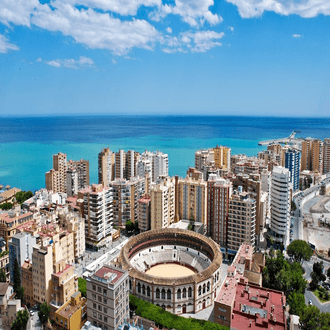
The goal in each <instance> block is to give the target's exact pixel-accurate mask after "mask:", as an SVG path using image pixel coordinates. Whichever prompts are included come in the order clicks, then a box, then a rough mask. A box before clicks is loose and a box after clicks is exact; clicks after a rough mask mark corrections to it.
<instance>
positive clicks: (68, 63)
mask: <svg viewBox="0 0 330 330" xmlns="http://www.w3.org/2000/svg"><path fill="white" fill-rule="evenodd" d="M45 63H46V64H48V65H51V66H54V67H56V68H60V67H62V66H63V67H65V68H70V69H79V68H84V67H85V68H86V67H91V66H93V64H94V61H93V60H92V59H90V58H88V57H85V56H80V57H79V60H74V59H73V58H69V59H64V60H59V59H57V60H52V61H45Z"/></svg>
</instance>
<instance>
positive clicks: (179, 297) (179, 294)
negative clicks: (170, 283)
mask: <svg viewBox="0 0 330 330" xmlns="http://www.w3.org/2000/svg"><path fill="white" fill-rule="evenodd" d="M177 299H181V289H179V290H178V292H177Z"/></svg>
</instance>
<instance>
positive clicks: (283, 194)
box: [269, 166, 291, 246]
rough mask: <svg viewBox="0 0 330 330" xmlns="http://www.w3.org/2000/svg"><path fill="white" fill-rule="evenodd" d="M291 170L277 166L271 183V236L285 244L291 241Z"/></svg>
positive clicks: (275, 240)
mask: <svg viewBox="0 0 330 330" xmlns="http://www.w3.org/2000/svg"><path fill="white" fill-rule="evenodd" d="M290 194H291V182H290V171H289V169H287V168H284V167H282V166H276V167H274V169H273V172H272V183H271V193H270V195H271V197H270V200H271V211H270V213H271V222H270V229H271V230H270V232H269V236H270V237H273V240H274V242H278V243H282V244H283V245H284V246H287V245H289V243H290V235H289V230H290Z"/></svg>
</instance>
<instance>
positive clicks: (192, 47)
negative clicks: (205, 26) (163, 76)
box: [162, 31, 225, 54]
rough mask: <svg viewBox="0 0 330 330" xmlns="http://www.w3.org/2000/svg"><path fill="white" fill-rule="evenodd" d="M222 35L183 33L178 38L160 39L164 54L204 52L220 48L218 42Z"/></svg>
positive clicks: (215, 33)
mask: <svg viewBox="0 0 330 330" xmlns="http://www.w3.org/2000/svg"><path fill="white" fill-rule="evenodd" d="M224 35H225V34H224V33H223V32H221V33H218V32H215V31H197V32H191V31H187V32H183V33H181V34H180V35H179V37H178V38H177V37H170V36H166V37H165V38H163V39H162V43H163V45H164V47H163V49H162V51H163V52H165V53H169V54H170V53H176V52H188V51H189V52H193V53H194V52H196V53H197V52H199V53H200V52H206V51H207V50H209V49H211V48H214V47H217V46H221V45H222V43H221V42H220V41H219V40H220V39H222V38H223V37H224Z"/></svg>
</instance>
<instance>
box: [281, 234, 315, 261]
mask: <svg viewBox="0 0 330 330" xmlns="http://www.w3.org/2000/svg"><path fill="white" fill-rule="evenodd" d="M287 253H288V255H289V256H290V257H293V258H294V260H295V261H298V262H300V263H301V262H302V261H303V260H309V259H310V258H311V256H312V255H313V250H312V248H311V247H310V246H309V245H308V243H307V242H306V241H304V240H300V239H297V240H294V241H292V242H291V243H290V245H289V246H288V248H287Z"/></svg>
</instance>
